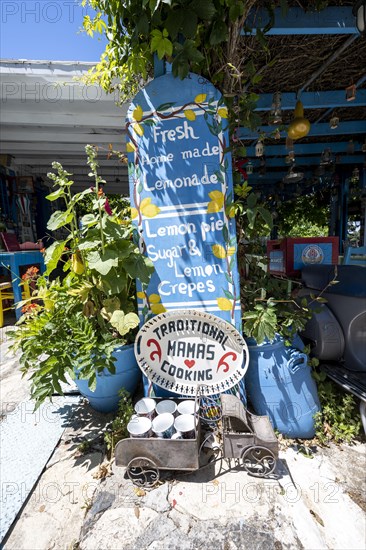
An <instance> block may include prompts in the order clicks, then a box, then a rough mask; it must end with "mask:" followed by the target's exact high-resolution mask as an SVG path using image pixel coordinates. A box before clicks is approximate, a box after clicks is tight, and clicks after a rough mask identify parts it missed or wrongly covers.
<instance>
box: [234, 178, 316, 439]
mask: <svg viewBox="0 0 366 550" xmlns="http://www.w3.org/2000/svg"><path fill="white" fill-rule="evenodd" d="M235 193H236V195H237V200H236V202H235V203H234V207H235V210H236V214H237V219H238V224H237V225H238V230H239V237H238V241H239V252H238V255H239V266H240V269H241V302H242V307H243V333H244V336H245V338H246V342H247V344H248V349H249V367H248V371H247V373H246V376H245V383H246V389H247V392H248V397H249V399H250V400H251V402H252V405H253V407H254V409H255V412H256V413H257V414H267V415H269V417H270V418H271V420H272V422H273V424H274V427H276V428H277V429H279V431H281V432H282V433H283V434H286V435H288V436H291V437H313V435H314V434H315V427H314V420H313V415H314V414H315V413H317V412H318V411H319V409H320V405H319V399H318V395H317V389H316V384H315V381H314V380H313V379H312V377H311V371H310V368H309V364H308V356H307V351H308V350H306V349H305V347H304V345H303V342H302V341H301V339H300V337H299V333H301V331H302V330H303V329H304V327H305V325H306V323H307V321H308V320H309V319H310V318H311V316H312V315H313V313H314V310H313V309H312V308H311V302H313V301H320V302H321V301H324V300H323V299H322V297H321V296H319V297H311V299H310V301H308V299H307V298H302V299H301V300H299V299H296V292H297V289H295V290H294V291H293V290H292V286H293V284H294V283H293V282H292V281H290V280H287V279H284V278H280V277H274V276H272V275H270V274H269V273H268V271H267V258H266V253H265V250H264V245H263V237H265V236H268V235H269V233H270V230H271V228H272V217H271V214H270V212H269V211H268V210H267V209H266V208H265V207H264V205H263V204H261V203H260V201H259V198H258V196H257V195H256V194H255V193H252V192H251V188H250V187H249V186H248V184H247V182H245V183H244V184H239V185H236V187H235ZM295 284H296V283H295ZM297 285H298V287H299V286H300V283H297Z"/></svg>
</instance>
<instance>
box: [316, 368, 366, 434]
mask: <svg viewBox="0 0 366 550" xmlns="http://www.w3.org/2000/svg"><path fill="white" fill-rule="evenodd" d="M313 377H314V378H315V380H316V381H317V385H318V393H319V399H320V404H321V411H320V412H318V413H316V414H315V416H314V418H315V429H316V437H317V439H318V441H319V442H320V443H321V444H322V445H326V444H328V443H330V442H331V441H334V442H335V443H342V442H345V443H352V441H354V439H355V438H356V437H357V436H358V435H359V434H360V431H361V418H360V415H359V413H358V410H357V407H356V403H355V399H354V397H353V396H352V395H351V394H349V393H345V392H343V391H342V390H341V389H340V388H339V387H338V386H337V385H336V384H334V382H332V381H331V380H329V379H328V378H327V376H326V374H325V373H324V372H322V371H318V370H315V371H313Z"/></svg>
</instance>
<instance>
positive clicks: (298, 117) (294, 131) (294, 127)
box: [287, 101, 310, 139]
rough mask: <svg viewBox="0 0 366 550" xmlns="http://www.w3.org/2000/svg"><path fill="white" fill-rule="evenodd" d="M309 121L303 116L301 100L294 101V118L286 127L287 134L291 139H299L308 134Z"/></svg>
mask: <svg viewBox="0 0 366 550" xmlns="http://www.w3.org/2000/svg"><path fill="white" fill-rule="evenodd" d="M309 130H310V122H309V121H308V120H307V119H306V118H304V106H303V104H302V103H301V101H298V102H297V103H296V107H295V112H294V120H293V121H292V122H291V124H290V126H289V127H288V130H287V134H288V135H289V137H290V138H291V139H300V138H303V137H305V136H307V135H308V133H309Z"/></svg>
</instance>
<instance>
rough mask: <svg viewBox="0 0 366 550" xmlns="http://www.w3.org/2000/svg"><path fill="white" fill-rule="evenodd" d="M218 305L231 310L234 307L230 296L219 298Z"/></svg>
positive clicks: (222, 308) (223, 309) (224, 309)
mask: <svg viewBox="0 0 366 550" xmlns="http://www.w3.org/2000/svg"><path fill="white" fill-rule="evenodd" d="M217 305H218V306H219V308H220V309H221V310H222V311H230V310H231V309H232V307H233V304H232V302H231V300H229V299H228V298H217Z"/></svg>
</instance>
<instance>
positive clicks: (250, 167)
mask: <svg viewBox="0 0 366 550" xmlns="http://www.w3.org/2000/svg"><path fill="white" fill-rule="evenodd" d="M253 169H254V166H253V164H252V162H251V161H249V162H248V164H247V174H253Z"/></svg>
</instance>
